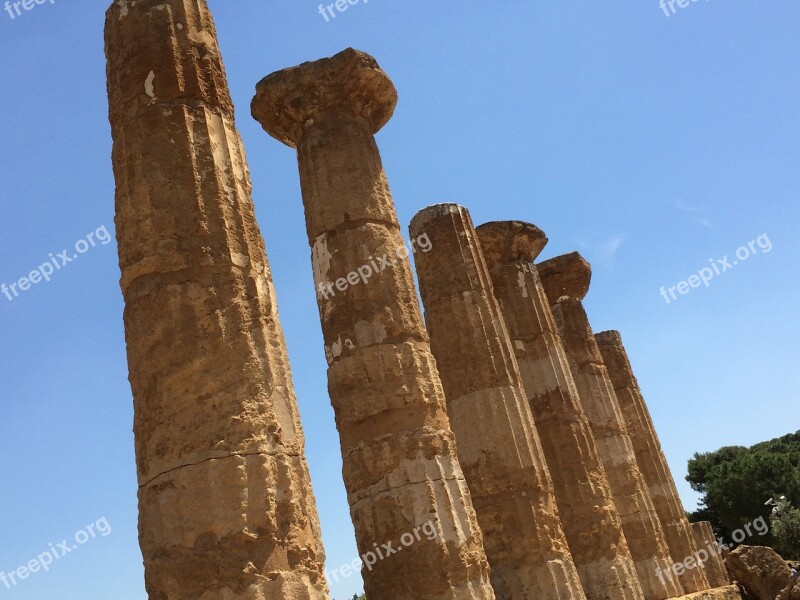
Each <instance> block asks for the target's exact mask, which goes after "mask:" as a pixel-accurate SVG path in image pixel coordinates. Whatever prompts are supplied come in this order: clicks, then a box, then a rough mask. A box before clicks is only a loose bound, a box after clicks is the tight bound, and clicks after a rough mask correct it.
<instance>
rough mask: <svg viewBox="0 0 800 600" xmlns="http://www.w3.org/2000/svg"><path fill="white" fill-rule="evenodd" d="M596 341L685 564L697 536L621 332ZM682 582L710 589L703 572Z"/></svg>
mask: <svg viewBox="0 0 800 600" xmlns="http://www.w3.org/2000/svg"><path fill="white" fill-rule="evenodd" d="M595 338H596V340H597V344H598V346H599V349H600V352H601V353H602V356H603V361H604V363H605V365H606V367H607V368H608V373H609V376H610V377H611V382H612V384H613V386H614V390H615V393H616V396H617V399H618V400H619V405H620V408H621V409H622V416H623V418H624V420H625V424H626V426H627V429H628V432H629V434H630V437H631V440H632V442H633V447H634V450H635V452H636V459H637V462H638V464H639V469H640V470H641V472H642V475H643V476H644V480H645V483H646V485H647V489H648V493H649V495H650V497H651V499H652V500H653V504H654V506H655V509H656V514H658V517H659V519H660V521H661V525H662V528H663V530H664V537H665V538H666V541H667V545H668V546H669V549H670V553H671V555H672V559H673V560H674V562H676V563H680V562H683V561H684V559H686V558H688V557H690V556H693V555H694V553H695V552H696V544H695V541H694V536H693V534H692V530H691V527H690V526H689V520H688V519H687V518H686V511H685V510H684V509H683V504H681V500H680V497H679V496H678V488H677V487H676V486H675V480H674V479H673V478H672V472H671V471H670V468H669V465H668V464H667V459H666V458H665V456H664V452H663V451H662V450H661V443H660V442H659V440H658V434H657V433H656V429H655V427H654V426H653V421H652V419H651V418H650V411H649V410H648V408H647V404H646V403H645V400H644V397H643V396H642V392H641V389H640V388H639V383H638V382H637V381H636V377H635V376H634V374H633V369H632V367H631V364H630V361H629V360H628V354H627V352H626V351H625V347H624V346H623V344H622V337H621V336H620V334H619V332H617V331H604V332H602V333H598V334H597V336H595ZM681 582H682V583H683V586H684V589H686V591H687V593H690V592H697V591H701V590H704V589H707V588H708V586H709V582H708V581H706V579H705V577H704V576H703V573H702V571H701V570H699V569H692V570H689V571H687V572H686V573H684V574H683V575H682V576H681Z"/></svg>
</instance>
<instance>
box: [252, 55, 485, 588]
mask: <svg viewBox="0 0 800 600" xmlns="http://www.w3.org/2000/svg"><path fill="white" fill-rule="evenodd" d="M256 89H257V93H256V97H255V98H254V99H253V104H252V109H253V116H254V117H255V118H256V119H257V120H258V121H259V122H260V123H261V124H262V126H263V127H264V129H265V130H266V131H267V133H269V134H270V135H272V136H273V137H275V138H276V139H278V140H279V141H281V142H283V143H285V144H287V145H289V146H291V147H293V148H297V152H298V162H299V166H300V182H301V186H302V191H303V202H304V204H305V212H306V224H307V229H308V239H309V242H310V244H311V246H312V263H313V268H314V280H315V284H316V288H317V301H318V303H319V312H320V319H321V321H322V330H323V335H324V338H325V353H326V356H327V359H328V365H329V368H328V387H329V391H330V395H331V401H332V403H333V407H334V410H335V413H336V422H337V425H338V428H339V434H340V438H341V445H342V454H343V457H344V479H345V484H346V486H347V491H348V499H349V502H350V508H351V514H352V518H353V522H354V524H355V528H356V537H357V541H358V546H359V549H360V550H361V552H362V554H366V553H368V552H370V553H372V552H373V551H374V550H375V549H376V546H377V547H378V548H380V547H381V546H382V545H383V544H387V543H388V544H393V546H394V548H397V547H399V546H400V542H401V541H403V540H406V541H407V540H408V536H409V535H411V536H412V538H414V535H413V534H412V532H414V531H415V530H418V529H419V527H420V526H423V525H425V524H427V523H428V522H431V523H432V527H435V530H436V532H437V534H438V535H436V536H435V537H434V536H430V537H434V539H427V538H425V537H423V538H422V539H419V538H420V536H419V535H417V536H416V540H415V541H414V542H413V543H412V544H406V541H403V547H402V551H401V552H397V553H393V554H392V555H391V556H388V557H386V558H385V559H383V560H378V561H377V562H376V563H375V564H374V565H372V566H371V567H370V568H365V569H364V570H363V575H364V578H365V582H366V593H367V597H369V598H377V599H381V598H385V599H387V600H388V599H393V600H410V599H420V600H421V599H425V600H437V599H471V598H481V599H491V598H494V593H493V591H492V589H491V586H490V584H489V567H488V563H487V561H486V556H485V553H484V549H483V542H482V536H481V532H480V529H479V528H478V524H477V519H476V517H475V511H474V508H473V506H472V500H471V498H470V495H469V490H468V489H467V485H466V482H465V481H464V475H463V473H462V471H461V466H460V465H459V462H458V458H457V457H456V447H455V440H454V436H453V432H452V430H451V429H450V422H449V420H448V417H447V411H446V407H445V398H444V392H443V391H442V385H441V381H440V380H439V375H438V373H437V371H436V363H435V361H434V359H433V356H432V355H431V351H430V345H429V341H428V335H427V333H426V331H425V327H424V325H423V323H422V314H421V312H420V308H419V302H418V300H417V294H416V290H415V288H414V282H413V278H412V273H411V264H410V262H409V260H408V252H407V250H406V248H405V244H404V241H403V238H402V236H401V233H400V225H399V223H398V220H397V215H396V213H395V208H394V202H393V201H392V196H391V194H390V193H389V185H388V182H387V180H386V174H385V172H384V170H383V166H382V164H381V158H380V154H379V152H378V147H377V145H376V144H375V140H374V137H373V136H374V134H375V133H376V132H377V131H378V130H379V129H381V127H383V125H385V124H386V122H387V121H388V120H389V118H390V117H391V115H392V112H393V111H394V107H395V105H396V102H397V93H396V91H395V89H394V86H393V85H392V82H391V81H390V80H389V78H388V77H387V76H386V74H385V73H384V72H383V71H382V70H381V69H380V67H379V66H378V64H377V63H376V62H375V59H373V58H372V57H371V56H369V55H367V54H364V53H363V52H358V51H356V50H352V49H348V50H345V51H344V52H341V53H340V54H337V55H336V56H334V57H333V58H329V59H323V60H319V61H316V62H311V63H305V64H303V65H300V66H298V67H294V68H291V69H286V70H283V71H279V72H277V73H273V74H272V75H270V76H268V77H266V78H265V79H263V80H262V81H261V82H260V83H259V84H258V86H257V88H256ZM334 282H335V284H334Z"/></svg>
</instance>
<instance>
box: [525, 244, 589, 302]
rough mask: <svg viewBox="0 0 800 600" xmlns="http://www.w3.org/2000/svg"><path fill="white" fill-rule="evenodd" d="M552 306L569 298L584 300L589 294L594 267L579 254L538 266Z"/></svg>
mask: <svg viewBox="0 0 800 600" xmlns="http://www.w3.org/2000/svg"><path fill="white" fill-rule="evenodd" d="M536 269H537V270H538V271H539V276H540V277H541V279H542V283H543V284H544V288H545V291H546V292H547V297H548V299H549V300H550V303H551V304H555V303H556V302H558V300H559V299H560V298H563V297H564V296H568V297H570V298H574V299H575V300H583V299H584V298H585V297H586V294H588V293H589V284H590V283H591V281H592V267H591V265H590V264H589V262H588V261H587V260H586V259H585V258H583V256H581V255H580V254H579V253H578V252H570V253H569V254H562V255H561V256H556V257H555V258H551V259H550V260H546V261H544V262H541V263H539V264H537V265H536Z"/></svg>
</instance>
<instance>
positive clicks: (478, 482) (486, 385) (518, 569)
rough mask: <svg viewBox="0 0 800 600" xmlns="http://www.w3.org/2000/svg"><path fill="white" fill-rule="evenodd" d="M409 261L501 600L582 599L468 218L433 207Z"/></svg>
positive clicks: (418, 224)
mask: <svg viewBox="0 0 800 600" xmlns="http://www.w3.org/2000/svg"><path fill="white" fill-rule="evenodd" d="M410 231H411V237H412V238H420V237H422V236H425V237H426V238H427V239H429V240H430V249H429V251H428V252H416V253H415V261H416V265H417V275H418V277H419V286H420V293H421V294H422V302H423V305H424V306H425V321H426V323H427V326H428V332H429V334H430V336H431V349H432V350H433V355H434V357H435V358H436V363H437V365H438V367H439V373H440V375H441V378H442V385H443V386H444V391H445V396H446V397H447V411H448V413H449V415H450V420H451V422H452V424H453V431H454V432H455V434H456V440H457V442H458V458H459V460H460V462H461V466H462V468H463V469H464V475H465V476H466V479H467V484H468V485H469V489H470V492H471V493H472V499H473V503H474V504H475V511H476V512H477V513H478V522H479V523H480V526H481V530H482V531H483V535H484V545H485V547H486V555H487V557H488V558H489V564H490V565H491V567H492V586H493V587H494V590H495V593H496V594H497V598H498V599H500V598H502V599H503V600H524V599H529V600H548V599H552V600H558V599H563V598H575V599H583V598H584V594H583V591H582V589H581V584H580V580H579V578H578V573H577V571H576V569H575V565H574V564H573V562H572V557H571V556H570V553H569V547H568V545H567V540H566V538H565V537H564V533H563V530H562V528H561V521H560V519H559V515H558V508H557V506H556V502H555V496H554V493H553V483H552V480H551V478H550V473H549V471H548V469H547V465H546V464H545V462H544V454H543V452H542V448H541V444H540V442H539V434H538V433H537V432H536V427H535V426H534V424H533V416H532V415H531V410H530V407H529V406H528V404H527V402H526V400H525V394H524V391H523V389H522V382H521V380H520V376H519V371H518V368H517V364H516V361H515V360H514V351H513V349H512V347H511V341H510V340H509V339H508V334H507V332H506V329H505V325H504V323H503V319H502V317H501V316H500V309H499V307H498V305H497V301H496V300H495V298H494V294H493V293H492V284H491V280H490V278H489V273H488V271H487V269H486V265H485V263H484V261H483V257H482V256H481V250H480V246H479V244H478V238H477V235H476V234H475V230H474V228H473V226H472V221H471V220H470V216H469V212H468V211H467V210H466V209H465V208H463V207H461V206H458V205H456V204H438V205H435V206H430V207H428V208H426V209H424V210H422V211H420V212H419V213H417V215H416V216H415V217H414V218H413V219H412V221H411V227H410Z"/></svg>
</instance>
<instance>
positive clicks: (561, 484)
mask: <svg viewBox="0 0 800 600" xmlns="http://www.w3.org/2000/svg"><path fill="white" fill-rule="evenodd" d="M477 232H478V237H479V239H480V242H481V247H482V248H483V250H484V257H485V259H486V263H487V266H488V268H489V273H490V274H491V278H492V282H493V285H494V292H495V296H496V297H497V300H498V302H499V304H500V308H501V312H502V314H503V316H504V318H505V322H506V325H507V328H508V333H509V335H510V337H511V341H512V343H513V346H514V350H515V353H516V358H517V363H518V364H519V369H520V373H521V376H522V382H523V384H524V388H525V393H526V396H527V399H528V401H529V402H530V406H531V408H532V410H533V417H534V421H535V423H536V428H537V430H538V432H539V436H540V438H541V441H542V447H543V449H544V455H545V458H546V460H547V464H548V466H549V467H550V472H551V474H552V477H553V482H554V486H555V492H556V500H557V503H558V507H559V512H560V514H561V521H562V523H563V527H564V532H565V534H566V536H567V541H568V542H569V546H570V550H571V551H572V556H573V559H574V561H575V565H576V567H577V568H578V573H579V574H580V577H581V582H582V583H583V588H584V590H585V592H586V596H587V597H588V598H590V599H597V600H601V599H605V598H637V597H642V590H641V588H640V585H639V582H638V575H637V573H636V568H635V566H634V563H633V559H632V558H631V554H630V550H629V549H628V544H627V542H626V540H625V536H624V535H623V531H622V521H621V519H620V516H619V513H618V512H617V508H616V505H615V504H614V501H613V498H612V494H611V488H610V486H609V483H608V479H607V478H606V474H605V470H604V469H603V465H602V462H601V460H600V455H599V453H598V451H597V446H596V444H595V441H594V438H593V436H592V430H591V427H590V425H589V421H588V419H587V417H586V413H585V412H584V410H583V405H582V403H581V401H580V398H579V397H578V390H577V388H576V386H575V381H574V379H573V377H572V372H571V371H570V367H569V362H568V360H567V357H566V354H565V351H564V346H563V344H562V342H561V338H560V337H559V335H558V331H557V329H556V324H555V320H554V318H553V314H552V312H551V309H550V304H549V302H548V301H547V296H546V295H545V291H544V287H543V286H542V283H541V281H540V279H539V275H538V273H537V271H536V268H535V267H534V265H533V261H534V260H535V259H536V257H537V256H538V255H539V252H540V251H541V250H542V248H543V247H544V243H542V240H544V241H546V238H545V236H544V234H543V233H542V232H541V230H539V229H538V228H537V227H535V226H533V225H530V224H522V223H519V222H516V221H504V222H492V223H486V224H484V225H481V226H480V227H478V229H477ZM681 593H682V590H681V589H680V587H679V586H678V585H677V584H675V583H673V584H670V583H669V582H665V585H664V588H663V590H662V595H661V596H660V598H667V597H671V596H677V595H680V594H681ZM654 597H655V596H654Z"/></svg>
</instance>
